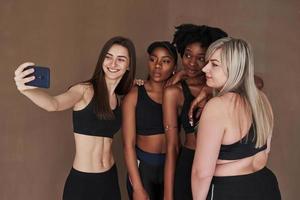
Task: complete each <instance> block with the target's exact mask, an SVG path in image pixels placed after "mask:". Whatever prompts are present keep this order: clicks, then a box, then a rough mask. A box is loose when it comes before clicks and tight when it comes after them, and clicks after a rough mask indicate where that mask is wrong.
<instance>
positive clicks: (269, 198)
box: [207, 167, 281, 200]
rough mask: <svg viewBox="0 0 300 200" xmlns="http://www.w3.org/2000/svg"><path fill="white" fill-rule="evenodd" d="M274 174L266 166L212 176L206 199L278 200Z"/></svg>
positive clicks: (278, 191)
mask: <svg viewBox="0 0 300 200" xmlns="http://www.w3.org/2000/svg"><path fill="white" fill-rule="evenodd" d="M280 199H281V195H280V190H279V187H278V182H277V179H276V176H275V175H274V174H273V172H272V171H271V170H269V169H268V168H266V167H265V168H263V169H261V170H259V171H257V172H254V173H251V174H247V175H239V176H225V177H213V180H212V183H211V186H210V189H209V193H208V196H207V200H280Z"/></svg>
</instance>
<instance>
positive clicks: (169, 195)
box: [15, 24, 281, 200]
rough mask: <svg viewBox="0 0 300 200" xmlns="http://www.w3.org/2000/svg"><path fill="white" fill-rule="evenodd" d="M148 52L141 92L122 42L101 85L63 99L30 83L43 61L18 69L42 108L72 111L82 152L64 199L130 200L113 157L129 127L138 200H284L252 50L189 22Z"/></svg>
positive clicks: (109, 46)
mask: <svg viewBox="0 0 300 200" xmlns="http://www.w3.org/2000/svg"><path fill="white" fill-rule="evenodd" d="M147 52H148V54H149V59H148V78H147V80H146V81H145V82H144V84H141V85H134V78H135V71H136V55H135V48H134V45H133V43H132V42H131V40H129V39H127V38H124V37H114V38H112V39H110V40H109V41H107V42H106V43H105V45H104V46H103V48H102V51H101V53H100V56H99V59H98V62H97V65H96V68H95V71H94V74H93V76H92V78H91V79H89V80H87V81H84V82H81V83H78V84H75V85H73V86H71V87H70V88H69V89H68V90H67V91H66V92H65V93H63V94H60V95H58V96H51V95H49V94H48V93H47V92H45V91H44V90H40V89H38V88H36V87H32V86H28V85H26V83H27V82H30V81H32V80H34V78H35V77H34V76H32V75H30V74H32V73H33V72H34V69H32V68H31V69H27V67H28V66H32V65H34V63H23V64H21V65H20V66H19V67H18V68H17V69H16V71H15V82H16V85H17V88H18V90H19V91H20V92H21V93H22V94H23V95H25V96H26V97H28V98H29V99H30V100H31V101H33V102H34V103H35V104H36V105H38V106H39V107H41V108H43V109H45V110H47V111H61V110H66V109H70V108H72V109H73V129H74V130H73V132H74V138H75V144H76V154H75V159H74V162H73V166H72V168H71V170H70V173H69V176H68V178H67V180H66V183H65V188H64V193H63V199H64V200H118V199H121V195H120V189H119V181H118V175H117V168H116V165H115V162H114V158H113V155H112V141H113V140H112V139H113V135H114V134H115V133H116V132H117V131H118V130H119V129H120V128H121V127H122V134H123V146H124V154H125V161H126V166H127V170H128V177H127V190H128V196H129V199H134V200H147V199H150V200H161V199H165V200H173V199H176V200H177V199H178V200H185V199H195V200H205V199H214V200H223V199H230V200H235V199H242V200H247V199H257V200H260V199H261V200H262V199H272V200H277V199H281V197H280V191H279V188H278V183H277V180H276V177H275V175H274V174H273V173H272V172H271V171H270V170H269V169H268V168H266V162H267V158H268V153H269V151H270V142H271V136H272V129H273V113H272V109H271V106H270V104H269V101H268V99H267V97H266V96H265V95H264V93H263V92H262V91H261V90H259V89H258V87H257V85H258V84H257V83H256V81H255V78H254V65H253V56H252V50H251V48H250V46H249V44H248V43H247V42H245V41H244V40H241V39H234V38H229V37H227V34H226V33H225V32H224V31H223V30H221V29H219V28H214V27H209V26H198V25H193V24H183V25H180V26H178V27H176V31H175V34H174V38H173V42H172V43H170V42H168V41H156V42H153V43H151V44H150V45H149V47H148V48H147ZM177 53H179V55H180V57H181V66H182V68H183V69H182V70H181V71H180V72H176V70H177V65H178V63H177V60H178V57H177ZM120 96H122V97H123V98H120ZM194 110H196V112H194ZM199 114H200V120H199ZM181 128H182V129H183V132H184V133H185V134H184V137H182V136H180V134H179V133H180V132H181ZM181 140H183V141H181Z"/></svg>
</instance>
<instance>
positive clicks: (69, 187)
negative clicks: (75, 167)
mask: <svg viewBox="0 0 300 200" xmlns="http://www.w3.org/2000/svg"><path fill="white" fill-rule="evenodd" d="M85 185H86V183H85V181H84V180H82V179H81V177H80V176H79V175H78V174H76V173H74V172H73V171H72V170H71V172H70V174H69V176H68V178H67V180H66V183H65V187H64V192H63V200H83V199H84V189H85Z"/></svg>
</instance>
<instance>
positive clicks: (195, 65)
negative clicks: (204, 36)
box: [182, 42, 206, 78]
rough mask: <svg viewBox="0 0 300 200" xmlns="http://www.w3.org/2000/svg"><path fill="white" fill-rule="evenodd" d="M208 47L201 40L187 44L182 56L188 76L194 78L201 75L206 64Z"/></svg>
mask: <svg viewBox="0 0 300 200" xmlns="http://www.w3.org/2000/svg"><path fill="white" fill-rule="evenodd" d="M205 52H206V49H205V48H202V47H201V44H200V43H199V42H194V43H191V44H189V45H187V46H186V48H185V50H184V54H183V56H182V65H183V68H184V70H185V71H186V74H187V76H188V77H190V78H193V77H197V76H199V75H201V73H202V68H203V66H204V64H205Z"/></svg>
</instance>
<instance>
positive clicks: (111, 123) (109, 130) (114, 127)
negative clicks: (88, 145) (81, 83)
mask: <svg viewBox="0 0 300 200" xmlns="http://www.w3.org/2000/svg"><path fill="white" fill-rule="evenodd" d="M94 108H95V98H92V100H91V101H90V103H89V104H88V105H87V106H86V107H85V108H84V109H82V110H78V111H73V130H74V132H75V133H79V134H83V135H90V136H100V137H109V138H112V137H113V135H114V134H115V133H116V132H117V131H118V130H119V129H120V127H121V120H122V119H121V118H122V116H121V108H120V106H119V105H117V107H116V108H115V109H114V110H113V113H114V115H115V119H112V120H103V119H99V118H98V117H97V115H96V113H95V111H94Z"/></svg>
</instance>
